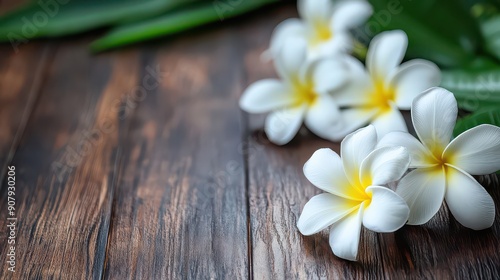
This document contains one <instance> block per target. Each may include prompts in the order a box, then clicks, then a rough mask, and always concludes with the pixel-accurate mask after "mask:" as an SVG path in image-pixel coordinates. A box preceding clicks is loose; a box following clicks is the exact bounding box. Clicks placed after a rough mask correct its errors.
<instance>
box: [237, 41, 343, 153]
mask: <svg viewBox="0 0 500 280" xmlns="http://www.w3.org/2000/svg"><path fill="white" fill-rule="evenodd" d="M289 40H291V41H293V42H292V44H290V45H288V46H287V47H284V48H283V49H282V50H281V51H280V53H279V55H278V56H276V58H275V60H274V64H275V68H276V70H277V72H278V76H279V77H280V78H281V79H280V80H278V79H264V80H260V81H257V82H255V83H253V84H251V85H250V86H249V87H248V88H247V89H246V90H245V92H243V95H242V97H241V99H240V107H241V108H242V109H243V110H244V111H246V112H248V113H253V114H260V113H267V112H271V113H270V114H269V115H268V116H267V118H266V123H265V128H264V129H265V131H266V134H267V137H268V138H269V139H270V140H271V141H272V142H273V143H275V144H278V145H283V144H286V143H288V142H290V140H292V139H293V137H294V136H295V135H296V134H297V131H298V130H299V129H300V127H301V125H302V122H303V121H304V122H305V125H306V126H307V128H309V129H310V130H311V131H312V132H313V133H314V134H316V135H318V136H320V137H323V138H326V139H331V138H332V136H331V134H332V133H333V132H335V131H337V130H338V129H339V127H338V126H339V125H340V124H341V123H342V122H341V121H340V113H339V108H338V106H337V104H336V101H335V99H334V98H333V96H332V92H334V91H335V90H336V89H338V88H340V87H341V86H342V85H344V84H345V83H346V81H347V80H348V79H347V73H348V71H347V68H346V65H345V64H344V63H343V60H341V59H336V58H331V59H322V60H315V61H307V58H306V55H307V50H306V47H307V46H306V44H305V42H304V41H303V40H299V39H289Z"/></svg>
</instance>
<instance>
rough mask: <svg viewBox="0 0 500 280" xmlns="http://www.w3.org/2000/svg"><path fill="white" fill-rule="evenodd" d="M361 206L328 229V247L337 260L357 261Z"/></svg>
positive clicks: (361, 214)
mask: <svg viewBox="0 0 500 280" xmlns="http://www.w3.org/2000/svg"><path fill="white" fill-rule="evenodd" d="M363 204H364V203H362V204H361V206H360V208H359V210H358V211H357V212H352V213H351V214H350V215H348V216H346V217H345V218H344V219H342V220H340V221H338V222H337V223H335V224H334V225H333V226H332V228H331V229H330V247H331V248H332V251H333V253H334V254H335V256H337V257H339V258H343V259H346V260H350V261H355V260H356V259H357V256H358V247H359V239H360V237H361V222H362V219H363V210H364V206H363Z"/></svg>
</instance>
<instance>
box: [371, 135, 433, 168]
mask: <svg viewBox="0 0 500 280" xmlns="http://www.w3.org/2000/svg"><path fill="white" fill-rule="evenodd" d="M394 146H403V147H405V148H406V149H407V150H408V152H409V153H410V158H411V162H410V166H409V167H410V168H417V167H431V166H435V165H436V163H435V162H434V161H435V160H434V159H433V158H432V155H431V154H430V152H429V151H428V150H427V148H425V147H424V145H422V143H420V141H418V140H417V139H416V138H415V137H413V136H412V135H411V134H409V133H407V132H401V131H393V132H389V133H387V134H386V135H385V136H384V137H383V138H382V139H381V140H380V141H379V142H378V144H377V148H381V147H394Z"/></svg>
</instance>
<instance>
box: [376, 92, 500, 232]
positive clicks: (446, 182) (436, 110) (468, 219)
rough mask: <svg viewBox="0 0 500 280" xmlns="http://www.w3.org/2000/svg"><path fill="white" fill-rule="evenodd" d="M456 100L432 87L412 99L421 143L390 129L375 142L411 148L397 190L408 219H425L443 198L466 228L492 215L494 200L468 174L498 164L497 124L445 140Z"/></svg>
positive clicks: (487, 171)
mask: <svg viewBox="0 0 500 280" xmlns="http://www.w3.org/2000/svg"><path fill="white" fill-rule="evenodd" d="M457 112H458V109H457V102H456V100H455V97H454V96H453V94H452V93H451V92H449V91H447V90H445V89H443V88H432V89H429V90H428V91H426V92H424V93H422V94H421V95H419V96H418V97H417V98H415V100H414V101H413V104H412V108H411V117H412V121H413V126H414V127H415V131H416V132H417V135H418V138H419V139H420V141H421V142H419V141H418V140H417V139H415V138H414V137H413V136H411V135H410V134H408V133H404V132H392V133H389V134H387V135H386V136H385V137H384V138H383V139H381V141H380V143H379V144H378V145H379V146H380V147H388V146H392V145H398V146H399V145H402V146H404V147H406V148H407V149H408V151H409V152H410V155H411V158H412V161H411V165H410V168H416V169H415V170H413V171H411V172H410V173H408V175H406V176H405V177H403V179H401V181H400V182H399V184H398V188H397V191H396V192H397V193H398V194H399V195H401V196H402V197H403V198H404V199H405V200H406V202H407V203H408V205H409V207H410V209H411V212H410V217H409V220H408V223H409V224H412V225H420V224H424V223H426V222H427V221H429V220H430V219H431V218H432V217H433V216H434V215H435V214H436V213H437V211H438V210H439V208H440V207H441V204H442V202H443V199H444V200H446V204H447V205H448V208H449V209H450V211H451V213H452V214H453V216H454V217H455V218H456V219H457V221H458V222H459V223H461V224H462V225H464V226H465V227H468V228H471V229H475V230H480V229H485V228H488V227H490V226H491V225H492V224H493V220H494V219H495V205H494V203H493V199H492V198H491V196H490V195H489V194H488V193H487V192H486V190H485V189H484V188H483V187H482V186H481V185H480V184H479V183H478V182H477V181H476V180H475V179H474V178H473V177H472V176H471V175H470V174H473V175H485V174H490V173H493V172H495V171H497V170H499V169H500V128H499V127H496V126H493V125H479V126H477V127H474V128H472V129H469V130H467V131H465V132H464V133H462V134H460V135H458V136H457V137H456V138H455V139H453V140H452V141H451V142H450V139H451V137H452V133H453V128H454V126H455V121H456V118H457Z"/></svg>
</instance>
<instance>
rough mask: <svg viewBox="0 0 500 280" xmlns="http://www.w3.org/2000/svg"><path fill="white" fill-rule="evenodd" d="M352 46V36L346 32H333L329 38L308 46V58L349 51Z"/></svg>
mask: <svg viewBox="0 0 500 280" xmlns="http://www.w3.org/2000/svg"><path fill="white" fill-rule="evenodd" d="M352 48H353V39H352V36H351V35H350V34H349V33H347V32H340V33H335V34H334V35H333V36H332V37H331V38H330V39H328V40H325V41H323V42H321V43H318V44H317V45H313V46H309V59H320V58H327V57H331V56H335V55H338V54H342V55H344V54H346V53H349V52H350V51H351V50H352Z"/></svg>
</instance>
